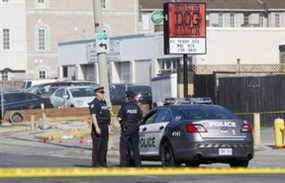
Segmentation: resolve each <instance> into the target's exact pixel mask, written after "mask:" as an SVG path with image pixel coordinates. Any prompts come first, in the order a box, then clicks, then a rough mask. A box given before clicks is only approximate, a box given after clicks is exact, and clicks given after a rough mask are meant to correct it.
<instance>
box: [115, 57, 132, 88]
mask: <svg viewBox="0 0 285 183" xmlns="http://www.w3.org/2000/svg"><path fill="white" fill-rule="evenodd" d="M118 72H119V78H120V82H121V83H130V82H131V63H130V62H119V63H118Z"/></svg>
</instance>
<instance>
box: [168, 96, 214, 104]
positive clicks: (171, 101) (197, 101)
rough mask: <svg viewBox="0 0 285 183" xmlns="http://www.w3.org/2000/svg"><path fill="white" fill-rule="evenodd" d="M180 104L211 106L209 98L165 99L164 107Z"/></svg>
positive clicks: (211, 102)
mask: <svg viewBox="0 0 285 183" xmlns="http://www.w3.org/2000/svg"><path fill="white" fill-rule="evenodd" d="M181 104H213V101H212V99H211V98H210V97H200V98H166V99H165V101H164V105H181Z"/></svg>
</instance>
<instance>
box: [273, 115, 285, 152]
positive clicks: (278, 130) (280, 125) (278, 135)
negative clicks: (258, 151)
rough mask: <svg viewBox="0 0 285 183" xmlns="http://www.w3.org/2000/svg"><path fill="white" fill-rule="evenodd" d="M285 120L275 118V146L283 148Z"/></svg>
mask: <svg viewBox="0 0 285 183" xmlns="http://www.w3.org/2000/svg"><path fill="white" fill-rule="evenodd" d="M284 129H285V127H284V120H283V119H275V121H274V137H275V138H274V139H275V147H276V148H283V147H284V146H283V132H284Z"/></svg>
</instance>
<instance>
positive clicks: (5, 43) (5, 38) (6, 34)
mask: <svg viewBox="0 0 285 183" xmlns="http://www.w3.org/2000/svg"><path fill="white" fill-rule="evenodd" d="M3 49H4V50H10V29H3Z"/></svg>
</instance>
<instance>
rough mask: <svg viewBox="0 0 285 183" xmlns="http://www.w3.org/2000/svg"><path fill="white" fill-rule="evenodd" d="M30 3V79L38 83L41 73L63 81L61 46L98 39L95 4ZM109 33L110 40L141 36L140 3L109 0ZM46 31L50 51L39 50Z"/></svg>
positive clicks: (78, 0)
mask: <svg viewBox="0 0 285 183" xmlns="http://www.w3.org/2000/svg"><path fill="white" fill-rule="evenodd" d="M26 1H27V45H28V66H27V76H28V78H30V79H38V77H39V71H40V70H46V72H47V78H56V77H59V68H58V61H57V45H58V43H59V42H63V41H68V40H78V39H84V38H90V37H94V36H95V30H94V29H95V28H94V16H93V0H45V2H46V4H44V5H39V4H38V3H37V1H36V0H26ZM103 18H104V24H103V26H104V27H105V30H106V31H107V32H109V34H110V36H120V35H129V34H136V33H137V18H138V3H137V0H124V2H123V3H122V1H118V0H106V6H105V8H104V9H103ZM42 27H44V28H45V30H46V32H47V34H46V49H45V50H44V51H42V50H39V49H38V46H39V43H38V37H39V32H38V29H39V28H42Z"/></svg>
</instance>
